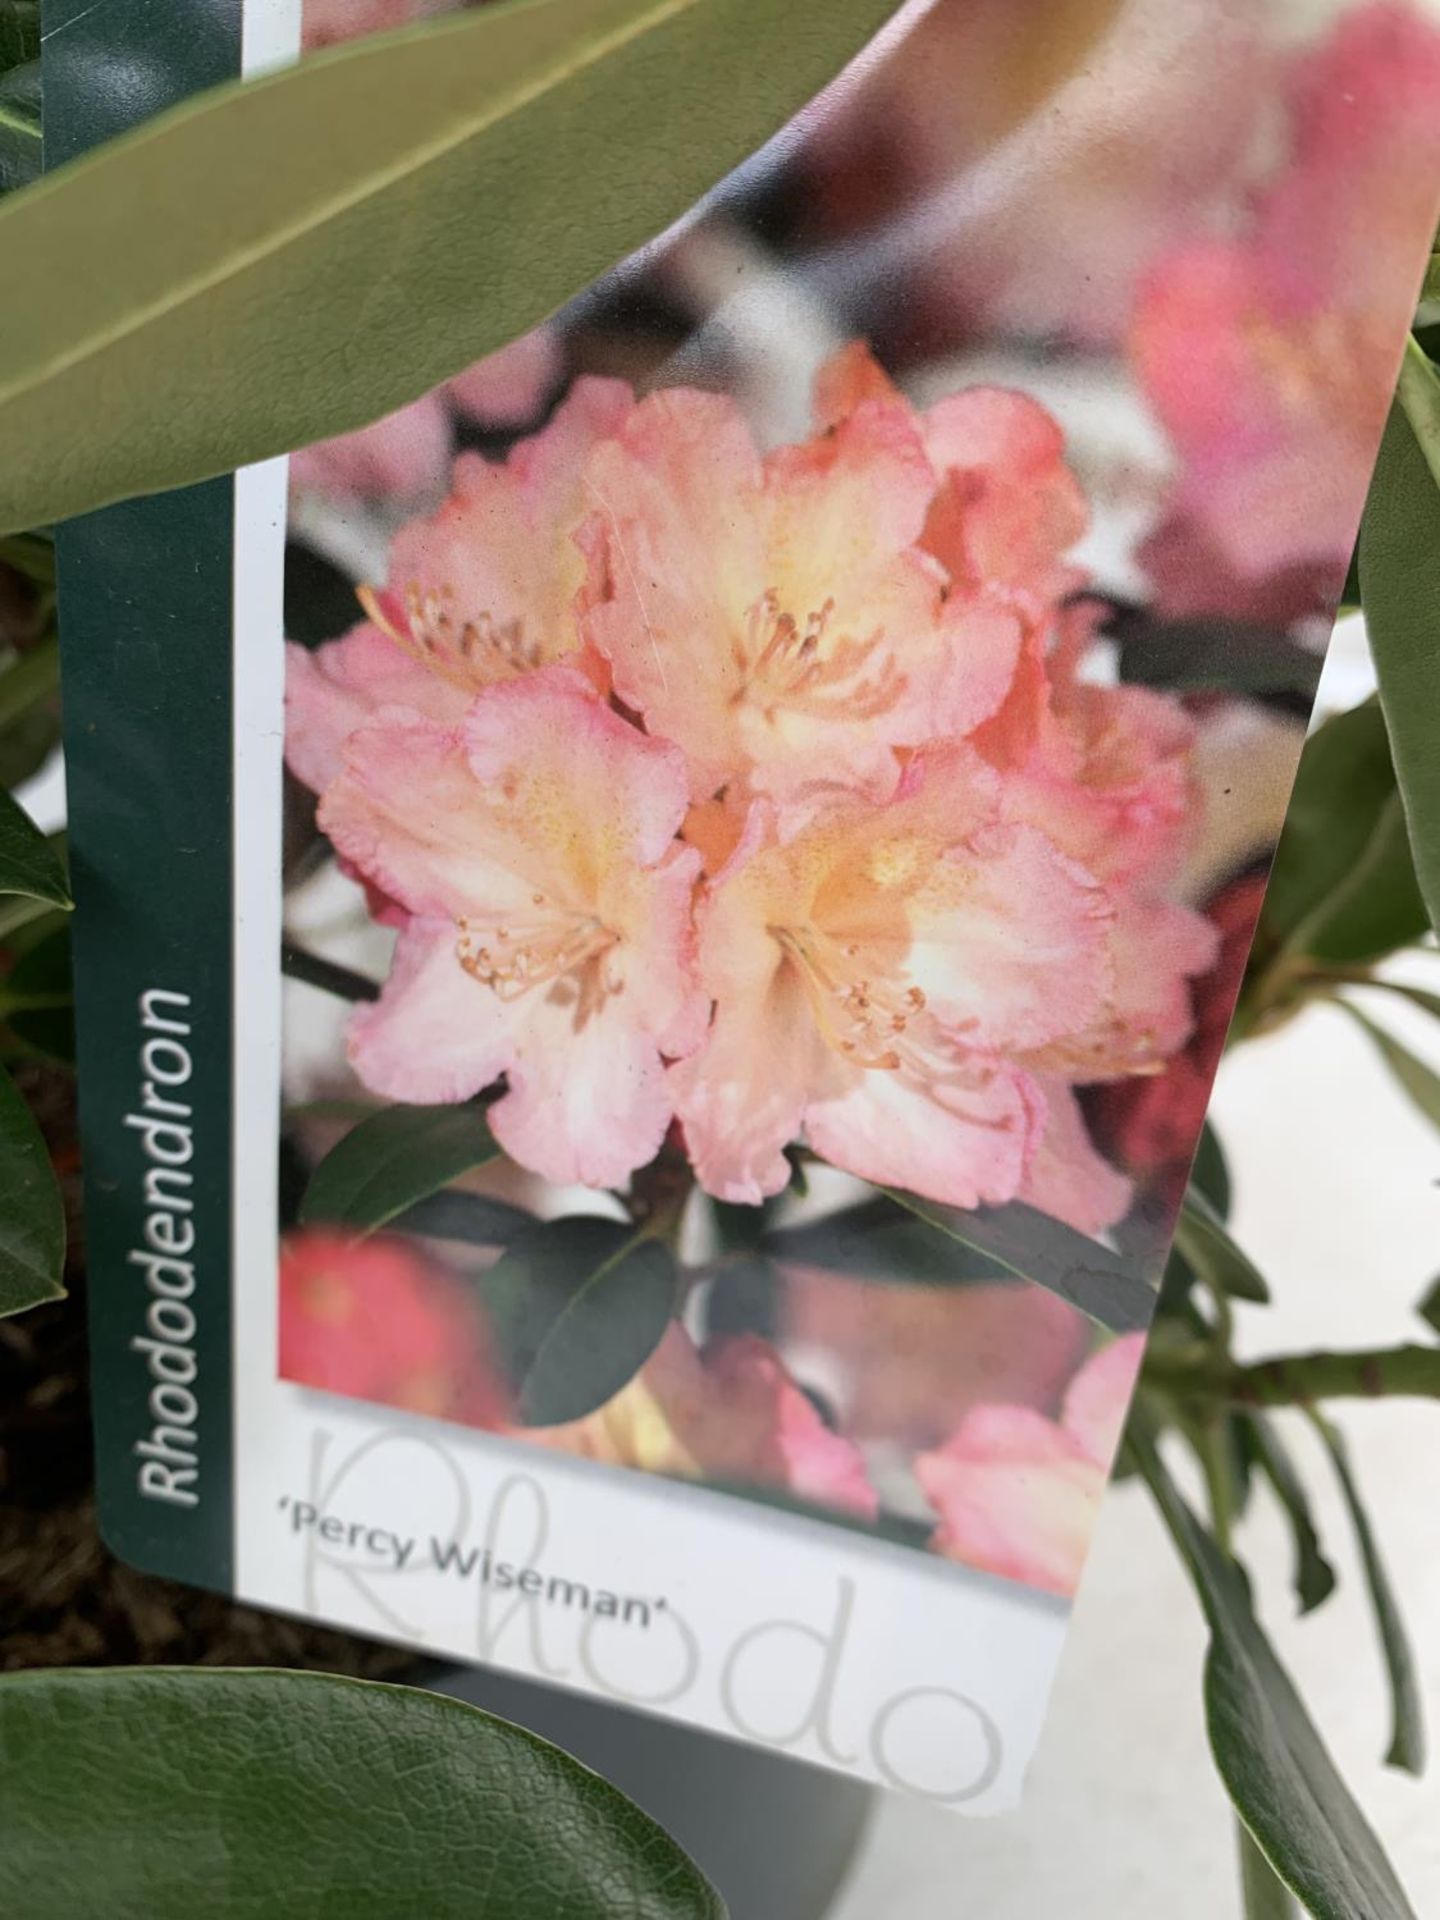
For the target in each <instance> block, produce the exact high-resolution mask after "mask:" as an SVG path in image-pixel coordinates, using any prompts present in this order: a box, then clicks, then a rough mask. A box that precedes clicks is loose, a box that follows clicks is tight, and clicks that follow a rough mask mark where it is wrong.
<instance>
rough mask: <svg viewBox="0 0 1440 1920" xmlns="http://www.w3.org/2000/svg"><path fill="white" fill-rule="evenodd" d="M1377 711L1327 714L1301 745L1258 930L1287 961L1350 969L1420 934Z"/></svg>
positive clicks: (1421, 918)
mask: <svg viewBox="0 0 1440 1920" xmlns="http://www.w3.org/2000/svg"><path fill="white" fill-rule="evenodd" d="M1426 924H1427V923H1426V913H1425V904H1424V902H1423V900H1422V899H1421V898H1420V891H1419V886H1418V883H1417V882H1416V879H1415V869H1414V862H1413V860H1412V859H1411V854H1410V843H1409V838H1408V835H1407V833H1406V829H1405V820H1404V816H1403V813H1402V810H1401V807H1400V801H1399V793H1398V789H1397V787H1396V783H1395V769H1394V766H1393V765H1392V763H1391V758H1390V741H1389V736H1388V734H1387V732H1386V728H1385V719H1384V716H1383V714H1382V713H1381V711H1380V708H1379V705H1378V703H1377V702H1376V701H1374V700H1367V701H1365V702H1364V703H1363V704H1362V705H1361V706H1358V707H1353V708H1351V709H1350V710H1349V711H1348V712H1346V713H1338V714H1335V715H1334V716H1333V717H1332V718H1331V719H1329V720H1327V721H1326V722H1325V724H1324V725H1323V726H1322V727H1320V728H1318V729H1317V731H1316V732H1315V733H1314V734H1312V735H1311V737H1310V739H1309V740H1307V741H1306V743H1305V750H1304V752H1303V753H1302V754H1301V756H1300V768H1299V772H1298V774H1297V776H1296V780H1295V788H1294V792H1293V793H1292V794H1291V797H1290V805H1289V808H1288V810H1287V812H1286V815H1285V827H1284V831H1283V832H1282V833H1281V836H1280V844H1279V847H1278V848H1277V850H1276V854H1275V865H1274V869H1273V871H1272V873H1271V876H1270V884H1269V887H1268V889H1267V891H1266V895H1265V905H1264V909H1263V914H1262V927H1263V930H1264V936H1265V938H1266V939H1267V940H1268V942H1269V943H1270V944H1271V945H1273V946H1275V947H1278V948H1282V949H1283V950H1284V951H1285V952H1286V953H1288V954H1291V955H1303V956H1305V957H1306V958H1308V959H1314V960H1320V961H1324V962H1326V963H1328V964H1330V965H1335V966H1342V965H1344V966H1353V965H1359V964H1363V963H1365V962H1368V961H1371V960H1376V959H1379V958H1380V956H1381V955H1383V954H1386V953H1392V952H1394V951H1395V949H1396V948H1398V947H1403V946H1408V945H1409V944H1410V943H1411V942H1412V941H1413V940H1415V939H1416V938H1417V937H1418V936H1419V935H1420V934H1421V933H1423V932H1424V930H1425V926H1426Z"/></svg>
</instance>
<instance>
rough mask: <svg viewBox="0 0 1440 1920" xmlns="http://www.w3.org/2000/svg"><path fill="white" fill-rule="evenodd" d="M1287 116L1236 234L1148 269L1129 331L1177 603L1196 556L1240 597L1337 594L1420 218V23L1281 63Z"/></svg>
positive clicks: (1435, 162)
mask: <svg viewBox="0 0 1440 1920" xmlns="http://www.w3.org/2000/svg"><path fill="white" fill-rule="evenodd" d="M1291 100H1292V106H1293V114H1294V141H1293V152H1292V154H1291V155H1290V156H1289V158H1288V159H1287V161H1286V162H1285V164H1284V165H1283V167H1282V169H1281V171H1280V173H1279V175H1278V177H1277V179H1276V180H1275V182H1274V184H1273V185H1272V186H1270V187H1269V188H1268V189H1267V190H1266V191H1265V192H1264V193H1263V194H1262V195H1261V196H1260V197H1259V198H1258V199H1257V200H1256V202H1255V205H1254V207H1253V210H1252V214H1251V217H1250V219H1249V221H1248V223H1247V224H1246V225H1245V226H1244V228H1243V230H1242V231H1241V232H1240V233H1239V234H1238V236H1236V237H1234V238H1231V237H1225V238H1214V239H1205V240H1200V241H1197V242H1195V243H1193V244H1191V245H1187V246H1184V247H1181V248H1179V249H1178V250H1176V251H1175V252H1173V253H1171V254H1169V255H1168V256H1166V257H1164V258H1162V259H1161V260H1160V262H1159V263H1158V264H1157V265H1156V267H1155V268H1154V270H1153V272H1152V273H1151V274H1150V276H1149V279H1148V282H1147V284H1146V285H1145V287H1144V288H1143V290H1142V293H1141V297H1140V300H1139V304H1138V308H1137V312H1136V316H1135V322H1134V330H1133V346H1134V353H1135V360H1136V365H1137V368H1138V371H1139V375H1140V378H1141V380H1142V382H1143V384H1144V386H1145V389H1146V391H1147V393H1148V394H1149V396H1150V399H1151V402H1152V404H1153V405H1154V407H1155V409H1156V411H1157V413H1158V414H1159V416H1160V419H1161V421H1162V423H1163V424H1164V426H1165V427H1166V428H1167V430H1168V431H1169V433H1170V435H1171V438H1172V439H1173V440H1174V442H1175V446H1176V448H1177V451H1178V452H1179V455H1180V458H1181V461H1182V463H1183V466H1182V474H1181V478H1180V482H1179V486H1178V489H1177V492H1176V495H1175V499H1174V502H1173V516H1172V522H1171V524H1169V525H1167V527H1166V528H1164V529H1163V530H1162V535H1161V538H1160V539H1159V541H1158V542H1157V544H1156V545H1155V546H1154V548H1152V551H1151V561H1152V566H1153V567H1154V568H1155V569H1156V578H1157V585H1158V586H1159V587H1160V589H1161V591H1162V593H1163V594H1164V595H1165V597H1166V598H1167V600H1170V601H1175V602H1178V603H1179V604H1181V605H1185V604H1190V603H1193V600H1194V597H1195V592H1196V590H1197V583H1196V581H1195V578H1194V574H1195V571H1196V567H1195V565H1193V564H1192V561H1193V560H1194V559H1195V558H1196V556H1200V557H1202V560H1201V563H1203V556H1204V554H1205V553H1207V552H1209V553H1211V554H1213V555H1217V556H1218V557H1219V558H1220V559H1221V561H1222V562H1223V563H1224V565H1225V566H1226V567H1227V568H1228V570H1229V571H1230V572H1231V573H1232V574H1233V575H1234V576H1235V577H1236V579H1237V580H1239V581H1243V582H1245V583H1247V584H1248V585H1249V586H1251V587H1252V588H1265V589H1266V591H1267V592H1268V591H1270V589H1269V588H1268V585H1267V583H1268V582H1269V581H1270V579H1271V578H1272V577H1273V576H1277V575H1280V576H1289V579H1290V582H1291V592H1292V594H1293V592H1294V589H1295V585H1296V583H1297V581H1303V578H1304V569H1306V568H1311V569H1314V568H1316V567H1319V568H1320V569H1321V573H1320V577H1321V578H1322V579H1323V580H1324V581H1325V583H1326V587H1327V591H1328V593H1330V594H1333V592H1334V591H1335V590H1336V589H1337V588H1338V585H1339V580H1340V576H1341V572H1342V570H1343V568H1344V565H1345V562H1346V560H1347V558H1348V556H1349V553H1350V550H1351V546H1352V544H1353V541H1354V536H1355V528H1356V524H1357V521H1358V519H1359V515H1360V509H1361V506H1362V504H1363V501H1364V497H1365V489H1366V485H1367V482H1368V479H1369V474H1370V468H1371V465H1372V463H1373V461H1374V458H1375V449H1376V446H1377V444H1378V442H1379V437H1380V431H1381V428H1382V426H1383V424H1384V420H1385V411H1386V407H1387V405H1388V401H1389V396H1390V392H1391V389H1392V387H1393V385H1394V377H1395V363H1396V358H1397V355H1398V352H1399V334H1398V331H1397V323H1398V321H1399V319H1400V317H1401V315H1402V314H1406V315H1408V313H1409V311H1410V304H1411V301H1412V300H1413V297H1414V293H1415V284H1414V282H1415V276H1416V274H1417V272H1418V268H1419V261H1418V259H1417V258H1416V255H1415V253H1414V251H1413V249H1414V245H1415V236H1416V235H1417V234H1419V233H1421V232H1426V233H1428V232H1429V231H1430V230H1431V228H1432V227H1433V225H1434V221H1435V212H1436V192H1435V183H1436V179H1437V177H1440V31H1437V29H1436V27H1435V26H1434V25H1433V24H1432V23H1431V22H1430V21H1428V20H1425V19H1423V18H1422V17H1421V16H1420V15H1419V14H1418V13H1417V12H1415V11H1414V10H1413V9H1412V8H1410V7H1409V6H1405V5H1401V4H1395V3H1394V0H1377V4H1374V5H1371V6H1366V7H1362V8H1359V9H1357V10H1355V11H1352V12H1348V13H1347V14H1346V15H1345V16H1344V18H1343V19H1342V20H1341V21H1340V22H1339V23H1338V25H1337V26H1336V27H1335V29H1334V31H1333V33H1332V34H1331V36H1330V38H1329V39H1328V40H1327V42H1326V43H1325V44H1324V45H1323V46H1321V47H1320V48H1318V49H1317V50H1315V51H1313V52H1310V53H1307V54H1305V55H1303V56H1302V57H1301V58H1300V59H1299V60H1298V61H1297V63H1296V67H1295V70H1294V76H1293V81H1292V86H1291ZM1377 222H1378V225H1377ZM1175 521H1178V522H1179V528H1178V529H1177V527H1176V525H1175V524H1174V522H1175ZM1183 536H1188V537H1183ZM1227 598H1228V600H1229V602H1231V603H1233V601H1234V599H1235V595H1234V593H1233V592H1230V593H1229V594H1228V595H1227Z"/></svg>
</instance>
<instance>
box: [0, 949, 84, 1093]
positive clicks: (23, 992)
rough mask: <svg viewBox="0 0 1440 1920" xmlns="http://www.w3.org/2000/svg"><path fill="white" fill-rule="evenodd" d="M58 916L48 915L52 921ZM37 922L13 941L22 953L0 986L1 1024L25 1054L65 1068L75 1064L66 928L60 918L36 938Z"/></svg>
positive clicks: (72, 1006)
mask: <svg viewBox="0 0 1440 1920" xmlns="http://www.w3.org/2000/svg"><path fill="white" fill-rule="evenodd" d="M56 917H57V916H54V915H52V916H51V918H52V921H53V920H54V919H55V918H56ZM37 927H38V923H35V922H32V924H31V926H29V927H26V928H25V929H24V930H23V931H22V932H21V933H20V934H19V935H17V937H16V944H19V943H20V942H22V941H23V942H25V950H24V951H23V952H22V953H21V955H20V958H19V959H18V960H17V961H16V963H15V965H14V967H13V968H12V969H11V972H10V975H9V977H8V979H6V980H5V981H3V982H0V1020H3V1021H4V1023H5V1025H6V1026H7V1027H8V1028H9V1029H10V1031H11V1033H12V1034H14V1036H15V1038H16V1039H17V1040H18V1041H20V1043H21V1044H22V1045H23V1046H24V1047H26V1048H27V1049H28V1050H29V1051H31V1052H34V1053H39V1054H43V1055H44V1056H45V1057H46V1058H47V1059H49V1060H59V1061H61V1062H62V1063H63V1064H65V1065H67V1066H68V1065H70V1064H72V1063H73V1061H74V1059H75V1000H74V992H73V989H72V987H71V979H70V926H69V922H68V920H65V919H63V918H62V919H61V920H60V924H59V925H58V926H55V925H52V926H51V927H50V930H49V931H48V932H46V933H43V934H42V935H41V937H40V938H39V939H34V940H32V938H31V936H32V934H33V933H34V932H35V931H36V928H37Z"/></svg>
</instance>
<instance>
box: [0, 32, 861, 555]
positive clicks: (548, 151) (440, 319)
mask: <svg viewBox="0 0 1440 1920" xmlns="http://www.w3.org/2000/svg"><path fill="white" fill-rule="evenodd" d="M894 4H895V0H826V4H825V5H824V6H807V7H804V8H790V7H779V6H776V5H775V3H774V0H500V4H496V5H491V6H485V7H481V8H477V9H474V10H471V11H467V12H465V13H464V14H462V15H459V16H455V17H452V18H449V19H446V20H440V21H435V22H432V23H430V24H428V25H422V26H418V27H414V28H410V29H407V30H405V31H403V32H400V33H397V34H394V35H386V36H382V37H378V38H373V39H367V40H359V41H355V42H353V43H351V44H350V45H348V46H345V47H341V48H337V49H336V50H334V51H333V52H329V53H325V54H320V55H316V56H314V57H312V58H310V59H308V60H305V61H302V62H301V63H300V65H299V66H298V67H295V68H293V69H291V70H290V71H287V72H284V73H281V74H278V75H273V76H270V77H268V78H265V79H261V80H256V81H251V82H249V83H246V84H242V85H232V86H229V87H225V88H218V89H216V90H215V91H214V92H213V93H211V94H209V95H207V96H203V97H202V98H201V99H199V100H198V101H196V102H190V103H187V104H186V105H184V106H182V107H179V108H177V109H175V110H173V111H172V112H170V113H168V114H166V115H163V116H161V117H160V118H158V119H157V120H155V121H154V122H152V123H150V124H148V125H146V126H145V127H143V128H141V129H139V130H138V131H137V132H135V133H133V134H130V135H128V136H126V137H125V138H124V139H123V140H120V141H117V142H114V143H113V144H111V145H109V146H107V147H102V148H100V149H98V150H97V151H96V152H95V153H94V154H93V155H90V156H87V157H85V158H83V159H80V160H78V161H76V162H74V163H73V164H71V165H69V166H66V167H63V168H61V169H60V170H59V171H58V172H56V173H55V174H53V175H51V176H49V177H47V178H46V179H45V180H42V181H41V182H40V184H39V185H38V186H35V187H31V188H28V189H26V190H25V191H24V192H22V193H19V194H16V195H13V196H11V197H10V198H9V199H8V200H6V201H4V202H0V259H3V260H4V262H5V272H6V277H7V281H8V282H9V283H10V284H11V285H13V286H17V287H24V289H25V299H24V300H23V301H20V302H12V303H11V304H10V306H9V308H8V309H7V313H6V325H7V335H6V348H5V357H4V363H3V367H0V532H4V531H7V530H9V529H12V528H16V527H21V526H25V525H32V524H34V523H35V522H37V521H41V520H47V521H48V520H57V519H61V518H64V517H66V516H68V515H70V514H74V513H78V512H81V511H83V510H84V509H86V508H90V507H96V506H100V505H103V504H104V503H105V502H107V501H111V500H117V499H121V498H125V497H129V496H130V495H133V494H136V493H149V492H153V491H155V490H156V489H159V488H163V487H173V486H176V485H178V484H180V483H182V482H186V481H193V480H198V479H201V478H203V477H205V476H206V475H209V474H214V473H220V472H224V471H227V470H228V469H230V468H232V467H235V466H239V465H241V464H243V463H244V462H247V461H252V460H258V459H262V458H264V457H265V456H266V455H267V454H275V453H280V452H283V451H285V450H286V449H288V448H291V447H294V446H296V445H298V444H300V443H301V442H303V441H308V440H314V439H318V438H321V437H322V436H324V435H327V434H334V433H340V432H343V431H345V430H346V429H348V428H352V427H357V426H360V425H361V424H362V423H363V422H365V421H367V420H373V419H374V418H375V417H376V416H377V415H380V414H383V413H386V412H388V411H389V410H390V409H392V408H394V407H397V406H399V405H400V404H401V403H402V402H405V401H409V400H413V399H415V398H416V397H417V396H418V395H419V394H421V393H424V392H426V391H427V390H428V389H429V388H431V387H433V386H434V385H435V384H436V383H437V382H438V381H440V380H442V379H444V378H446V377H447V376H449V375H450V374H453V373H457V372H458V371H459V370H460V369H461V368H462V367H464V366H465V365H467V364H468V363H469V362H470V361H472V360H474V359H475V358H476V357H477V356H479V355H481V354H484V353H488V352H490V351H491V350H493V349H494V348H497V347H500V346H503V345H504V344H505V343H506V342H507V341H508V340H511V339H513V338H514V337H515V336H516V335H517V334H520V333H523V332H525V331H526V330H527V329H528V328H530V327H533V326H534V325H536V324H537V323H538V322H539V321H541V320H543V319H544V318H545V316H546V315H547V314H548V313H550V312H552V311H553V310H554V309H555V308H556V307H557V306H559V305H560V304H561V303H563V302H564V301H566V300H568V299H570V298H571V297H572V296H573V295H575V294H576V293H578V292H580V291H581V289H582V288H584V287H585V286H586V285H587V284H588V283H589V282H590V281H592V280H593V279H594V278H595V277H596V276H597V275H599V274H600V273H602V272H604V271H605V270H606V269H607V268H609V267H611V266H613V265H614V264H615V263H616V262H617V261H618V260H621V259H622V258H624V257H625V256H626V255H627V254H629V253H630V252H632V251H633V250H634V249H635V248H636V247H638V246H640V245H641V244H642V243H644V242H645V241H647V240H649V239H651V238H652V237H653V236H654V235H655V234H657V233H659V232H660V231H662V230H663V229H664V228H665V227H667V226H669V225H670V224H671V223H672V222H673V221H675V220H677V219H678V218H679V217H680V216H681V215H682V214H684V213H686V212H687V211H688V210H689V209H690V208H691V207H692V206H693V205H694V204H695V202H696V201H697V200H698V199H700V198H701V196H702V195H704V194H705V193H706V192H708V190H709V189H710V188H711V187H713V186H714V185H715V184H716V182H717V181H719V180H720V179H721V178H722V177H723V176H724V175H725V174H727V173H728V172H729V171H730V170H731V169H732V168H734V167H736V166H738V165H739V164H740V163H741V162H742V161H743V160H746V159H747V158H749V157H750V156H751V155H752V154H753V153H754V152H755V151H756V149H757V148H758V147H760V146H761V145H762V144H763V143H764V142H765V141H767V140H768V139H769V138H770V137H771V135H773V134H774V133H776V132H778V131H779V130H780V128H781V127H783V126H784V124H785V123H786V121H787V120H789V119H790V118H791V117H792V116H793V115H794V114H795V113H796V112H797V111H798V110H799V109H800V108H801V107H802V106H804V105H805V104H806V102H807V101H808V100H809V99H810V98H811V97H812V96H813V95H814V94H815V93H816V92H817V91H818V90H819V89H820V88H821V87H823V86H824V85H826V83H827V82H828V81H830V80H831V79H832V78H833V77H834V76H835V75H836V73H838V72H839V70H840V69H841V68H842V67H843V66H844V65H845V64H846V63H847V62H848V61H849V60H851V59H852V58H853V57H854V56H855V55H856V54H858V53H859V52H860V51H861V50H862V49H863V47H864V46H865V44H866V42H867V41H868V40H869V39H870V37H871V36H872V35H873V34H874V33H875V32H876V31H877V30H878V29H879V28H880V27H881V26H882V25H883V24H884V22H885V20H886V19H887V17H888V16H889V14H890V13H891V12H892V11H893V10H894ZM197 182H199V183H203V190H204V202H205V218H204V219H203V220H197V219H196V218H195V206H196V201H195V195H196V186H197ZM97 260H103V261H104V262H105V271H104V272H103V273H97V272H96V271H95V262H96V261H97ZM381 262H383V271H382V270H379V267H378V264H377V263H381ZM357 327H358V328H359V332H358V333H357ZM101 418H103V420H104V422H105V431H104V433H103V434H97V433H95V432H94V431H92V430H91V428H92V426H93V422H94V421H95V420H97V419H101Z"/></svg>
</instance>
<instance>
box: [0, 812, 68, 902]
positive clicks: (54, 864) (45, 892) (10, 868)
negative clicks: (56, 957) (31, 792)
mask: <svg viewBox="0 0 1440 1920" xmlns="http://www.w3.org/2000/svg"><path fill="white" fill-rule="evenodd" d="M0 893H21V894H24V895H25V897H26V898H27V899H29V900H46V901H48V902H49V903H50V905H51V906H52V907H68V906H69V905H70V889H69V888H68V887H67V886H66V884H65V869H64V868H63V867H62V866H61V864H60V862H59V860H58V859H57V858H56V854H55V849H54V848H53V847H52V846H51V844H50V842H49V841H48V840H47V839H46V838H45V836H44V834H43V833H42V832H41V831H40V829H39V827H37V826H36V825H35V822H34V821H33V820H32V819H31V818H30V816H29V814H28V813H26V812H25V810H24V808H23V807H21V806H20V805H19V804H18V803H17V802H16V801H14V800H12V799H11V798H10V795H9V794H8V793H5V792H3V791H0Z"/></svg>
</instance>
